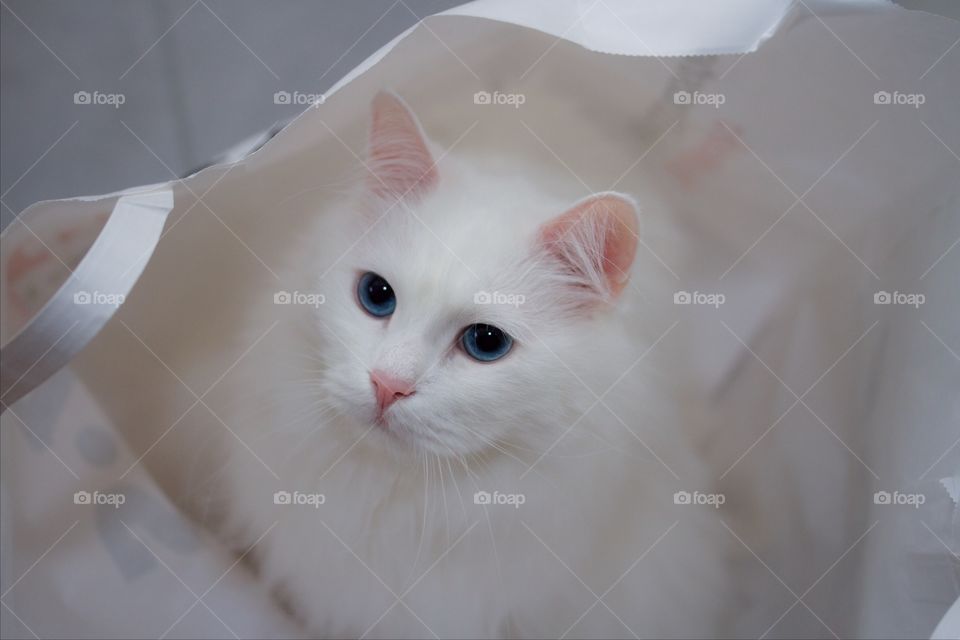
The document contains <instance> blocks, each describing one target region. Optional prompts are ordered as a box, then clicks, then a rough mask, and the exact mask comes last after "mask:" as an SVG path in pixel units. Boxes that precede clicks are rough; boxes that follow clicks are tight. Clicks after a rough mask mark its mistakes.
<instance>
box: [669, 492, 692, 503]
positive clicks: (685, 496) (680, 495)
mask: <svg viewBox="0 0 960 640" xmlns="http://www.w3.org/2000/svg"><path fill="white" fill-rule="evenodd" d="M690 502H691V496H690V492H689V491H677V492H676V493H675V494H673V504H690Z"/></svg>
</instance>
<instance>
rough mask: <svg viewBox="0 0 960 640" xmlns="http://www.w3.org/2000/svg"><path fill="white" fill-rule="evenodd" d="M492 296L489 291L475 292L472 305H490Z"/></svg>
mask: <svg viewBox="0 0 960 640" xmlns="http://www.w3.org/2000/svg"><path fill="white" fill-rule="evenodd" d="M492 302H493V296H492V295H490V292H489V291H477V292H476V293H475V294H473V304H491V303H492Z"/></svg>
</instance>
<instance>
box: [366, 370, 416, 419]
mask: <svg viewBox="0 0 960 640" xmlns="http://www.w3.org/2000/svg"><path fill="white" fill-rule="evenodd" d="M370 382H372V383H373V388H374V390H375V392H376V394H377V405H378V406H379V408H380V414H381V415H382V414H383V412H384V411H386V410H387V407H389V406H390V405H392V404H393V403H394V402H396V401H397V400H399V399H400V398H403V397H406V396H412V395H413V394H414V393H415V390H414V383H413V382H411V381H409V380H404V379H402V378H399V377H397V376H395V375H393V374H390V373H387V372H386V371H381V370H379V369H374V370H373V371H371V372H370Z"/></svg>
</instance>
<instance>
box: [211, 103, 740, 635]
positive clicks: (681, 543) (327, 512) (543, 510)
mask: <svg viewBox="0 0 960 640" xmlns="http://www.w3.org/2000/svg"><path fill="white" fill-rule="evenodd" d="M371 123H372V124H371V127H372V129H371V143H370V147H371V148H370V150H369V152H368V155H367V161H368V164H367V166H368V167H369V169H370V172H369V173H368V174H367V175H366V177H365V178H364V179H362V180H360V181H359V184H358V186H357V191H356V193H355V194H353V195H352V196H351V197H349V198H347V199H345V200H344V201H343V202H341V203H340V204H339V205H338V206H337V207H336V208H335V209H334V210H330V211H325V212H323V213H322V214H318V215H317V217H316V219H315V221H314V223H313V227H312V228H308V229H304V230H303V233H302V237H303V243H302V245H301V246H299V247H296V248H293V249H291V251H290V261H289V264H288V265H287V268H288V272H287V274H285V284H286V283H289V284H288V286H289V288H291V289H293V287H294V286H295V287H296V290H297V291H298V292H301V293H315V294H322V295H323V296H324V300H323V304H320V305H318V306H316V307H314V306H310V305H296V304H294V305H280V306H277V305H273V304H271V302H272V300H271V297H272V294H273V290H271V289H270V288H269V287H265V288H264V293H263V304H262V305H256V306H255V308H253V309H251V310H250V312H249V314H248V315H247V317H245V319H244V324H245V327H246V329H245V331H246V335H247V342H248V343H253V342H254V341H255V340H256V339H257V338H259V337H261V336H262V335H263V333H264V331H265V330H266V329H267V328H269V327H270V326H271V325H273V323H274V322H276V321H279V324H276V325H274V328H273V329H272V330H270V331H269V332H268V334H267V337H266V338H263V339H262V341H260V342H258V343H257V345H256V347H254V348H253V350H252V351H251V352H250V353H249V354H248V355H247V357H246V358H245V360H244V362H243V364H242V365H241V366H238V367H237V370H236V371H234V372H232V373H231V375H230V376H228V377H227V378H226V379H225V380H224V381H223V383H222V384H221V386H222V387H223V389H222V390H221V391H222V393H221V396H222V397H223V398H226V400H224V401H223V402H222V403H221V405H218V406H217V407H216V409H217V413H218V414H219V415H221V416H223V419H224V422H226V423H227V424H229V425H231V427H232V428H233V429H234V431H235V432H236V435H237V436H238V437H237V438H234V437H231V436H230V435H229V434H226V433H223V432H222V435H223V439H222V441H220V442H218V443H217V446H218V447H219V448H220V449H221V452H222V453H223V454H224V455H225V456H226V457H227V458H228V461H229V463H228V464H227V465H226V467H225V468H224V470H223V472H222V474H221V480H220V482H219V483H218V484H217V488H216V493H215V495H214V496H213V498H214V499H215V500H216V501H217V502H221V501H222V502H223V503H224V504H225V505H226V509H225V514H226V520H225V522H224V526H223V531H224V534H225V535H227V536H230V538H231V539H232V540H233V541H234V542H235V543H236V544H237V547H238V548H239V549H244V550H246V549H249V548H251V547H252V551H251V552H250V555H249V557H250V558H253V559H254V561H255V563H256V566H257V567H258V571H259V572H260V574H261V576H262V577H263V579H264V580H266V581H267V582H268V583H269V584H270V585H271V586H272V587H273V588H274V589H275V591H276V593H277V594H278V596H279V597H281V598H282V599H283V601H284V602H285V603H287V605H288V606H289V607H290V609H291V611H292V612H293V614H294V615H295V616H296V617H297V618H298V619H299V620H301V621H302V622H303V624H304V625H305V626H306V628H307V629H308V630H309V631H310V633H312V634H315V635H319V636H323V637H347V636H350V637H357V636H364V635H365V636H367V637H432V636H433V635H434V634H435V635H437V636H440V637H508V636H509V637H515V636H526V637H547V636H560V635H563V634H566V635H567V636H568V637H584V636H589V637H619V636H626V637H632V636H634V635H637V636H641V637H643V636H665V635H670V636H684V637H690V636H707V635H714V634H717V633H722V627H720V626H718V625H719V624H720V622H719V615H720V610H721V607H722V594H723V591H724V585H723V583H722V577H723V573H722V563H723V555H722V549H719V548H718V547H717V546H716V543H715V542H714V541H715V540H718V539H721V538H722V536H721V535H719V534H718V533H717V531H716V530H715V527H716V523H715V522H714V516H713V513H712V512H711V510H710V509H709V508H696V507H693V508H691V507H677V506H676V505H674V504H673V499H672V498H673V493H674V491H676V490H678V489H681V488H686V489H690V490H692V489H701V490H703V489H706V486H705V485H704V484H703V483H702V481H701V479H700V476H699V474H700V470H699V463H698V461H697V459H696V457H695V456H694V455H693V454H692V453H691V449H690V447H689V444H688V443H687V442H686V441H685V440H684V429H683V426H682V425H683V420H684V418H683V417H682V416H680V415H679V414H678V413H677V412H676V411H675V410H674V409H675V408H676V407H675V404H674V402H673V401H672V400H671V399H670V396H669V395H668V394H667V393H666V392H665V391H664V390H663V389H662V388H659V387H658V382H657V376H656V375H655V374H654V373H653V372H652V371H651V369H650V363H651V362H652V360H653V358H652V356H651V357H650V358H646V357H645V356H644V354H645V352H646V351H647V350H648V349H649V348H650V347H651V345H652V342H653V340H654V339H655V338H656V335H650V334H651V331H650V329H649V327H648V322H647V317H646V315H647V307H648V304H647V303H646V302H645V300H644V297H643V295H642V294H641V292H642V291H643V288H644V286H645V283H647V282H648V281H649V280H650V278H649V277H648V276H645V274H640V273H636V272H634V273H632V274H630V273H629V271H630V269H631V263H632V262H633V252H634V251H635V249H636V237H635V235H634V234H636V233H637V229H638V228H641V229H642V225H640V226H639V227H638V225H637V222H636V219H637V218H636V213H635V212H634V208H635V204H634V201H633V200H632V199H631V198H630V197H628V196H625V195H621V194H609V193H608V194H594V195H591V196H588V197H587V198H585V199H584V200H582V201H580V202H569V201H565V200H562V199H560V198H557V197H555V196H553V195H552V194H551V191H550V189H549V186H548V185H547V186H545V185H542V184H534V183H533V181H531V180H529V179H527V177H526V176H525V174H524V172H523V170H522V168H519V169H518V168H516V167H513V168H511V167H509V166H507V165H506V164H505V163H504V160H503V159H497V158H493V159H491V158H470V157H464V156H457V155H456V154H451V155H449V156H443V157H442V159H440V160H439V162H436V165H434V161H435V160H434V159H435V158H439V157H440V156H441V155H442V154H441V152H440V151H439V150H438V149H436V148H435V147H434V146H433V145H432V144H431V143H429V142H428V141H427V140H426V138H425V136H424V135H423V132H422V130H421V129H420V127H419V124H418V123H417V122H416V119H415V118H414V117H413V115H412V114H411V113H410V112H409V111H408V110H407V109H406V107H405V106H404V105H403V104H402V103H401V102H400V101H399V99H398V98H396V97H395V96H392V95H389V94H380V95H379V96H378V97H377V98H376V99H375V100H374V104H373V118H372V120H371ZM366 271H373V272H376V273H378V274H380V275H382V276H384V277H385V278H386V279H387V280H388V281H389V282H390V284H391V285H392V287H393V289H394V290H395V292H396V294H397V300H398V302H397V308H396V312H395V313H394V315H393V316H391V317H390V318H389V319H377V318H373V317H371V316H369V315H368V314H366V313H365V312H364V311H363V310H362V308H361V307H360V306H359V304H358V303H357V300H356V285H357V278H358V276H359V275H360V274H362V273H364V272H366ZM628 275H629V276H630V277H631V279H630V280H629V281H628V278H627V276H628ZM480 292H490V293H493V292H499V293H503V294H508V295H515V296H516V295H521V296H523V302H522V304H516V305H513V304H476V303H475V302H474V300H475V296H476V295H477V294H478V293H480ZM514 300H516V298H514ZM477 322H482V323H487V324H493V325H496V326H498V327H500V328H501V329H503V330H504V331H506V332H508V333H509V334H510V335H512V336H513V337H514V339H515V341H516V343H515V345H514V348H513V350H512V351H511V352H510V353H509V354H508V355H507V356H506V357H504V358H503V359H502V360H499V361H496V362H492V363H479V362H476V361H473V360H471V359H470V358H469V357H468V356H467V355H466V354H465V353H463V351H462V350H461V349H460V348H459V347H458V346H457V339H458V336H459V335H460V333H461V332H462V330H463V328H464V327H466V326H468V325H470V324H472V323H477ZM661 330H662V329H661ZM641 356H644V357H641ZM374 367H380V368H384V367H385V368H387V369H389V370H391V371H393V372H396V373H397V374H398V375H403V376H405V377H407V378H409V379H414V380H416V393H415V395H412V396H410V397H407V398H403V399H401V400H399V401H398V402H396V403H395V404H394V405H393V406H391V407H390V409H389V410H388V412H387V419H386V421H385V424H384V425H378V424H376V423H375V422H374V417H375V414H376V399H375V395H374V393H373V388H372V385H371V381H370V371H371V369H373V368H374ZM653 451H656V454H654V453H653ZM274 473H275V474H276V476H279V478H280V479H279V480H278V479H277V478H276V477H274V475H273V474H274ZM678 478H682V482H681V481H679V480H678ZM275 491H289V492H301V493H309V494H314V493H321V494H323V496H324V503H323V504H322V505H319V506H317V507H314V506H311V505H277V504H275V503H274V500H273V494H274V492H275ZM481 491H485V492H489V493H491V494H494V492H499V493H500V494H517V495H522V496H523V498H522V500H523V504H522V505H519V506H514V505H511V504H476V503H475V501H474V494H475V493H476V492H481ZM514 501H516V500H514ZM265 532H268V533H265ZM597 597H601V600H600V601H599V602H598V601H597Z"/></svg>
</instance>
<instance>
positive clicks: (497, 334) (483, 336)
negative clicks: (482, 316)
mask: <svg viewBox="0 0 960 640" xmlns="http://www.w3.org/2000/svg"><path fill="white" fill-rule="evenodd" d="M475 331H476V332H477V348H478V349H480V351H485V352H487V353H489V352H492V351H496V350H497V349H499V348H500V347H501V346H503V332H502V331H500V329H497V328H496V327H491V326H490V325H488V324H479V325H477V328H476V329H475Z"/></svg>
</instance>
